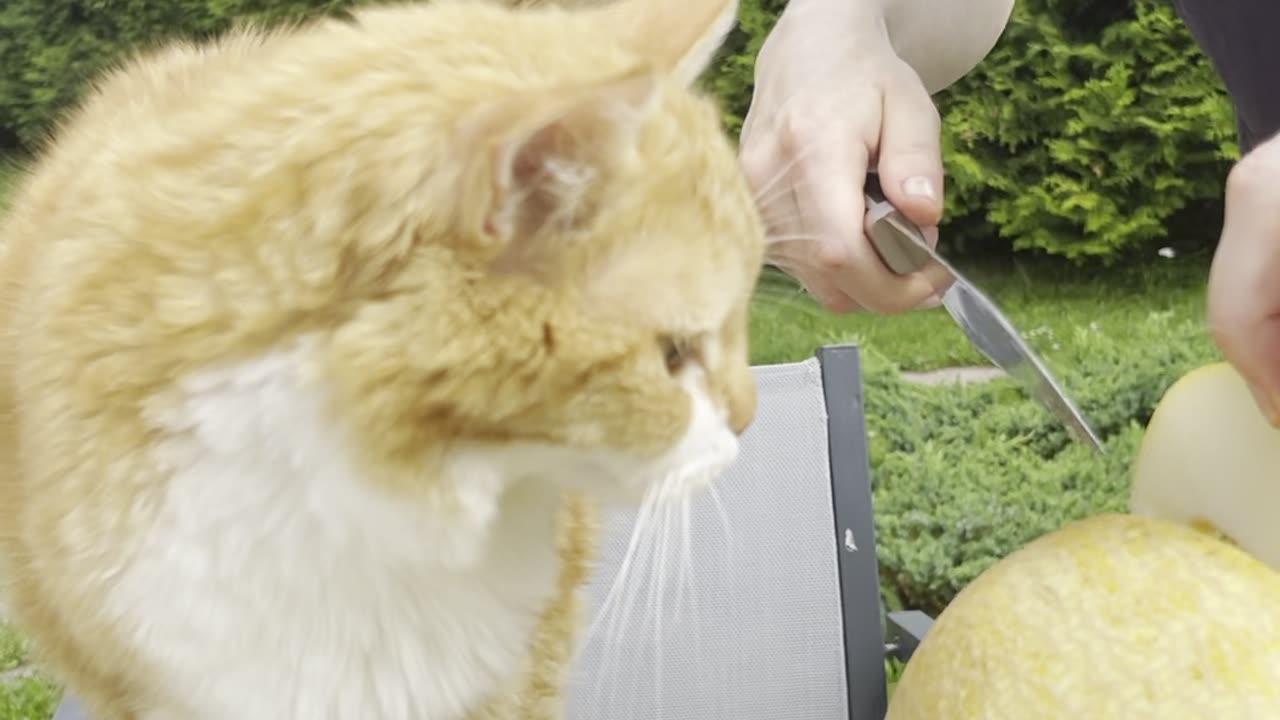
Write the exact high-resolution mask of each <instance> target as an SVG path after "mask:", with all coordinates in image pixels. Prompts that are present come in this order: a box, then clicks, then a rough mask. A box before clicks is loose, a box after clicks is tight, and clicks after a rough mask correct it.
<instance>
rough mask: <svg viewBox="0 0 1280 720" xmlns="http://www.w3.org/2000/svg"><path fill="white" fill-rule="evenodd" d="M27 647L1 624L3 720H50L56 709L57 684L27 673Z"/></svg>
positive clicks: (0, 712)
mask: <svg viewBox="0 0 1280 720" xmlns="http://www.w3.org/2000/svg"><path fill="white" fill-rule="evenodd" d="M29 661H30V658H29V656H28V646H27V643H26V641H24V640H23V639H22V638H21V637H20V636H19V635H18V634H17V633H15V632H14V631H13V629H12V628H10V627H9V626H8V625H4V624H0V678H3V680H0V720H48V718H50V717H52V716H53V711H54V709H55V708H56V706H57V703H58V698H59V696H60V690H59V688H58V686H57V684H56V683H54V682H52V681H51V680H49V679H48V678H46V677H44V676H42V675H40V674H38V673H34V672H27V663H28V662H29Z"/></svg>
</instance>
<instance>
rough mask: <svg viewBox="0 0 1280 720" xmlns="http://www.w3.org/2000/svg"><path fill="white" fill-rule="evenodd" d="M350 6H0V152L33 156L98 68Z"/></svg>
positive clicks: (312, 2) (16, 2) (242, 1)
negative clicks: (166, 45) (238, 26)
mask: <svg viewBox="0 0 1280 720" xmlns="http://www.w3.org/2000/svg"><path fill="white" fill-rule="evenodd" d="M355 2H356V0H79V1H77V2H50V1H49V0H4V2H3V3H0V147H3V146H6V145H8V146H10V147H13V148H15V149H20V150H24V151H28V152H30V151H35V150H37V149H38V148H39V147H40V145H41V144H43V142H44V140H45V139H46V137H47V136H48V134H49V133H50V132H51V131H52V130H53V129H54V128H55V127H56V124H57V122H58V119H59V118H60V117H61V116H62V115H63V114H64V113H65V112H66V111H67V109H68V108H70V107H72V106H73V105H74V104H75V103H76V102H77V101H78V100H79V98H80V97H81V95H82V94H83V92H84V90H85V88H86V86H87V85H88V83H89V82H91V81H92V80H93V79H94V78H96V77H97V76H98V74H99V73H101V72H102V71H103V70H104V69H106V68H108V67H111V66H113V65H114V64H116V63H119V62H120V61H121V60H122V59H124V58H125V57H126V56H128V55H130V54H131V53H133V52H135V51H136V50H138V49H141V48H146V47H150V46H153V45H155V44H157V43H159V42H161V41H163V40H167V39H169V38H175V37H184V38H207V37H211V36H214V35H217V34H219V33H222V32H224V31H226V30H227V29H228V28H230V27H231V26H232V23H234V22H237V21H241V20H248V21H254V22H264V23H268V24H270V23H276V22H281V21H292V20H299V19H302V18H306V17H312V16H316V15H319V14H322V13H331V12H338V11H341V10H343V9H345V8H348V7H350V6H352V5H353V4H355Z"/></svg>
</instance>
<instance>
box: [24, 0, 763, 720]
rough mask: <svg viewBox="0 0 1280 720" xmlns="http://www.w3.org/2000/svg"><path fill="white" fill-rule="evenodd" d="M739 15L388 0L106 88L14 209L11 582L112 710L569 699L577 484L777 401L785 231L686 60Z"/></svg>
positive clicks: (239, 716)
mask: <svg viewBox="0 0 1280 720" xmlns="http://www.w3.org/2000/svg"><path fill="white" fill-rule="evenodd" d="M735 11H736V4H735V3H734V2H732V1H731V0H624V1H623V2H620V3H618V4H614V5H610V6H606V7H601V8H596V9H582V10H569V9H564V8H555V7H533V8H521V9H517V8H511V7H499V6H496V5H489V4H481V3H476V2H459V1H457V0H450V1H442V2H436V3H432V4H430V5H425V6H423V5H418V6H414V5H401V6H391V7H382V8H374V9H365V10H360V11H358V12H356V13H354V16H353V18H349V19H347V20H344V21H340V20H329V21H323V22H319V23H315V24H311V25H308V26H305V27H302V28H295V29H291V30H289V31H281V32H274V33H238V34H235V35H233V36H231V37H228V38H225V39H223V40H221V41H219V42H218V43H217V44H215V45H211V46H200V47H196V46H185V45H184V46H177V47H170V48H167V49H163V50H160V51H158V52H155V53H152V54H150V55H148V56H146V57H143V58H140V59H137V60H135V61H134V62H132V63H131V64H129V65H128V66H126V67H124V68H122V69H120V70H117V71H115V72H113V73H111V74H110V75H109V76H108V77H107V78H105V79H104V80H103V82H102V83H101V84H100V85H99V87H98V88H97V89H96V90H95V91H94V93H92V95H91V97H89V99H88V100H87V101H86V103H85V104H84V106H83V107H82V108H81V109H80V110H79V111H77V112H76V113H75V114H74V115H73V116H72V117H70V118H69V119H68V121H67V122H66V123H65V124H64V126H63V127H62V128H61V129H60V132H59V133H58V135H57V137H56V138H55V140H54V142H53V143H52V145H51V147H50V149H49V150H48V151H47V153H45V155H44V156H43V157H42V158H41V159H40V161H39V162H38V164H37V165H36V166H35V167H34V169H33V171H32V173H31V174H30V176H29V177H28V178H26V180H25V182H24V183H23V184H22V187H21V188H20V190H19V191H18V193H17V195H16V197H15V198H14V201H13V206H12V212H11V213H10V214H9V216H8V217H7V218H6V219H5V221H4V224H3V227H2V229H0V233H2V238H0V239H2V242H3V251H4V253H5V255H4V258H3V266H2V267H0V273H2V275H0V279H2V280H3V286H2V288H0V292H2V297H3V303H0V307H2V308H3V311H2V315H0V327H3V330H4V332H5V333H6V337H5V339H4V340H5V341H4V342H3V343H0V452H3V453H4V462H3V464H2V467H3V470H2V471H0V513H2V516H3V521H2V523H0V528H2V529H0V558H3V561H4V566H3V568H0V577H4V578H6V580H8V581H10V584H11V587H10V588H9V589H8V590H9V594H10V595H11V600H12V602H13V603H14V612H15V613H16V615H17V619H18V620H19V621H20V622H21V624H22V626H23V627H24V628H25V630H26V631H27V632H28V633H30V635H31V636H32V637H33V638H34V639H35V640H36V641H37V643H38V645H39V646H40V648H41V650H42V651H43V653H44V655H45V657H46V658H47V659H48V660H49V662H50V663H51V665H52V667H53V669H54V670H56V671H57V672H58V673H59V674H60V675H61V677H63V678H64V679H65V680H66V681H67V682H68V684H69V687H70V689H71V690H72V691H73V692H75V693H77V694H78V695H79V696H80V697H81V698H82V699H83V700H84V701H85V702H86V704H87V705H88V707H89V710H90V712H91V714H92V716H93V717H95V718H98V720H126V719H129V720H132V719H135V718H136V719H138V720H159V719H161V718H164V719H177V720H224V719H225V720H230V719H231V718H235V719H236V720H258V719H261V720H288V719H291V718H296V719H298V720H302V719H305V720H323V719H326V718H341V719H353V720H354V719H359V720H365V719H374V720H376V719H382V718H385V719H388V720H459V719H462V718H484V719H485V720H490V719H493V718H504V719H505V718H532V717H544V716H547V717H549V716H552V715H554V714H555V713H556V712H557V711H556V710H555V702H554V696H555V694H556V692H557V686H558V683H559V675H560V672H561V670H562V667H563V664H564V662H565V658H566V657H567V653H568V651H569V648H568V646H567V644H566V643H568V641H569V637H570V634H571V633H570V631H571V628H572V626H573V624H574V623H575V620H574V614H575V612H576V611H575V609H574V606H573V592H574V590H575V588H576V587H577V585H578V584H580V583H581V581H582V578H583V575H584V572H585V565H584V562H585V560H586V557H587V554H588V552H589V550H590V545H589V540H590V538H589V535H588V532H587V531H588V530H589V528H590V526H589V524H588V522H587V521H588V516H587V512H586V511H587V508H586V507H585V506H584V505H582V504H579V503H578V501H577V500H571V501H570V502H569V503H568V504H566V501H565V498H566V497H569V498H576V497H579V496H581V497H585V498H587V499H588V500H591V499H600V498H606V497H628V498H636V497H639V496H640V495H641V494H642V493H644V492H645V491H646V489H648V488H652V487H655V486H656V485H657V484H661V485H662V486H663V487H664V488H668V489H670V488H676V489H677V491H679V492H682V493H687V492H694V491H696V489H697V488H698V487H699V486H701V485H702V484H704V483H706V482H709V481H710V480H712V479H713V478H714V476H715V475H716V474H717V473H718V472H719V471H720V470H721V469H722V468H724V467H725V466H726V465H727V464H728V463H730V462H731V461H732V460H733V459H734V457H735V455H736V452H737V433H738V432H741V431H742V430H743V429H744V428H745V427H746V425H747V424H748V423H749V422H750V420H751V418H752V416H753V414H754V403H755V395H754V386H753V383H752V379H751V374H750V368H749V366H748V364H747V354H746V316H747V307H748V302H749V298H750V294H751V292H752V288H753V286H754V283H755V280H756V277H757V274H758V272H759V269H760V264H761V260H762V255H763V244H764V239H763V231H762V229H761V225H760V222H759V219H758V216H757V213H756V207H755V204H754V202H753V199H752V196H751V194H750V192H749V190H748V188H747V185H746V183H745V182H744V180H743V179H742V177H741V175H740V171H739V169H738V165H737V161H736V158H735V154H734V151H733V149H732V148H731V145H730V143H729V142H728V140H727V138H726V137H725V135H724V133H723V131H722V128H721V127H720V125H719V113H718V111H717V108H716V107H715V106H714V104H713V103H712V102H711V101H709V100H708V99H706V98H705V97H703V96H701V95H700V94H698V93H697V92H695V91H694V90H693V89H692V88H691V85H692V81H693V79H694V78H695V77H696V76H697V75H698V74H699V73H700V72H701V71H702V70H703V69H704V68H705V66H706V65H707V64H708V62H709V61H710V58H711V56H712V53H713V52H714V51H715V49H716V48H717V46H718V45H719V43H720V41H721V40H722V38H723V37H724V35H725V33H726V32H727V31H728V29H729V28H730V27H731V25H732V22H733V18H734V14H735ZM566 519H567V521H568V522H567V523H562V522H561V521H562V520H566Z"/></svg>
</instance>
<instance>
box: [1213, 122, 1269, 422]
mask: <svg viewBox="0 0 1280 720" xmlns="http://www.w3.org/2000/svg"><path fill="white" fill-rule="evenodd" d="M1208 311H1209V324H1210V327H1211V329H1212V331H1213V336H1214V339H1215V340H1216V341H1217V343H1218V346H1219V347H1220V348H1221V349H1222V352H1223V355H1224V356H1225V357H1226V359H1227V360H1228V361H1229V362H1230V363H1231V364H1232V365H1234V366H1235V367H1236V369H1237V370H1238V371H1239V372H1240V374H1241V375H1242V376H1243V377H1244V378H1245V380H1246V381H1247V382H1248V384H1249V387H1250V389H1251V390H1252V391H1253V395H1254V397H1255V399H1256V400H1257V403H1258V406H1259V409H1261V410H1262V412H1263V414H1265V415H1266V416H1267V419H1268V420H1269V421H1270V422H1271V423H1272V424H1276V425H1280V144H1277V143H1276V142H1274V141H1273V142H1271V143H1268V144H1266V145H1263V146H1260V147H1259V148H1257V149H1256V150H1255V151H1254V152H1253V153H1251V154H1250V156H1248V157H1246V158H1245V159H1243V160H1241V161H1240V163H1238V164H1237V165H1236V167H1235V168H1234V169H1232V171H1231V175H1230V177H1229V178H1228V181H1227V193H1226V213H1225V219H1224V223H1223V228H1222V238H1221V240H1220V241H1219V243H1218V249H1217V252H1216V253H1215V254H1214V259H1213V267H1212V269H1211V271H1210V274H1209V292H1208Z"/></svg>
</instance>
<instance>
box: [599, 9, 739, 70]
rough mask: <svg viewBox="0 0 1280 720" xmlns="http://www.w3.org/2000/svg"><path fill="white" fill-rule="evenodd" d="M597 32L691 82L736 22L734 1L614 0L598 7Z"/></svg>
mask: <svg viewBox="0 0 1280 720" xmlns="http://www.w3.org/2000/svg"><path fill="white" fill-rule="evenodd" d="M595 12H597V13H598V14H599V15H600V17H599V20H598V22H599V26H600V28H601V31H602V32H606V33H609V34H611V35H614V36H616V37H618V39H619V40H621V41H622V44H623V45H624V46H626V47H627V48H628V49H629V50H631V51H632V52H633V53H635V54H636V55H637V56H638V57H641V58H644V59H645V60H646V61H648V62H650V63H652V64H653V65H654V66H656V67H657V68H658V69H660V70H662V71H664V72H667V73H669V74H671V75H673V76H675V77H676V78H678V79H679V80H680V81H681V82H684V83H685V84H689V85H691V84H693V82H694V81H695V80H697V79H698V77H699V76H700V75H702V73H703V72H705V71H706V69H707V66H709V65H710V64H711V61H712V59H714V58H715V54H716V52H717V51H718V50H719V49H720V46H721V45H722V44H723V43H724V40H725V38H726V37H728V35H729V32H730V31H731V30H733V28H734V26H735V25H736V24H737V21H738V0H616V2H614V3H612V4H610V5H606V6H604V7H602V8H598V9H597V10H596V11H595Z"/></svg>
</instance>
